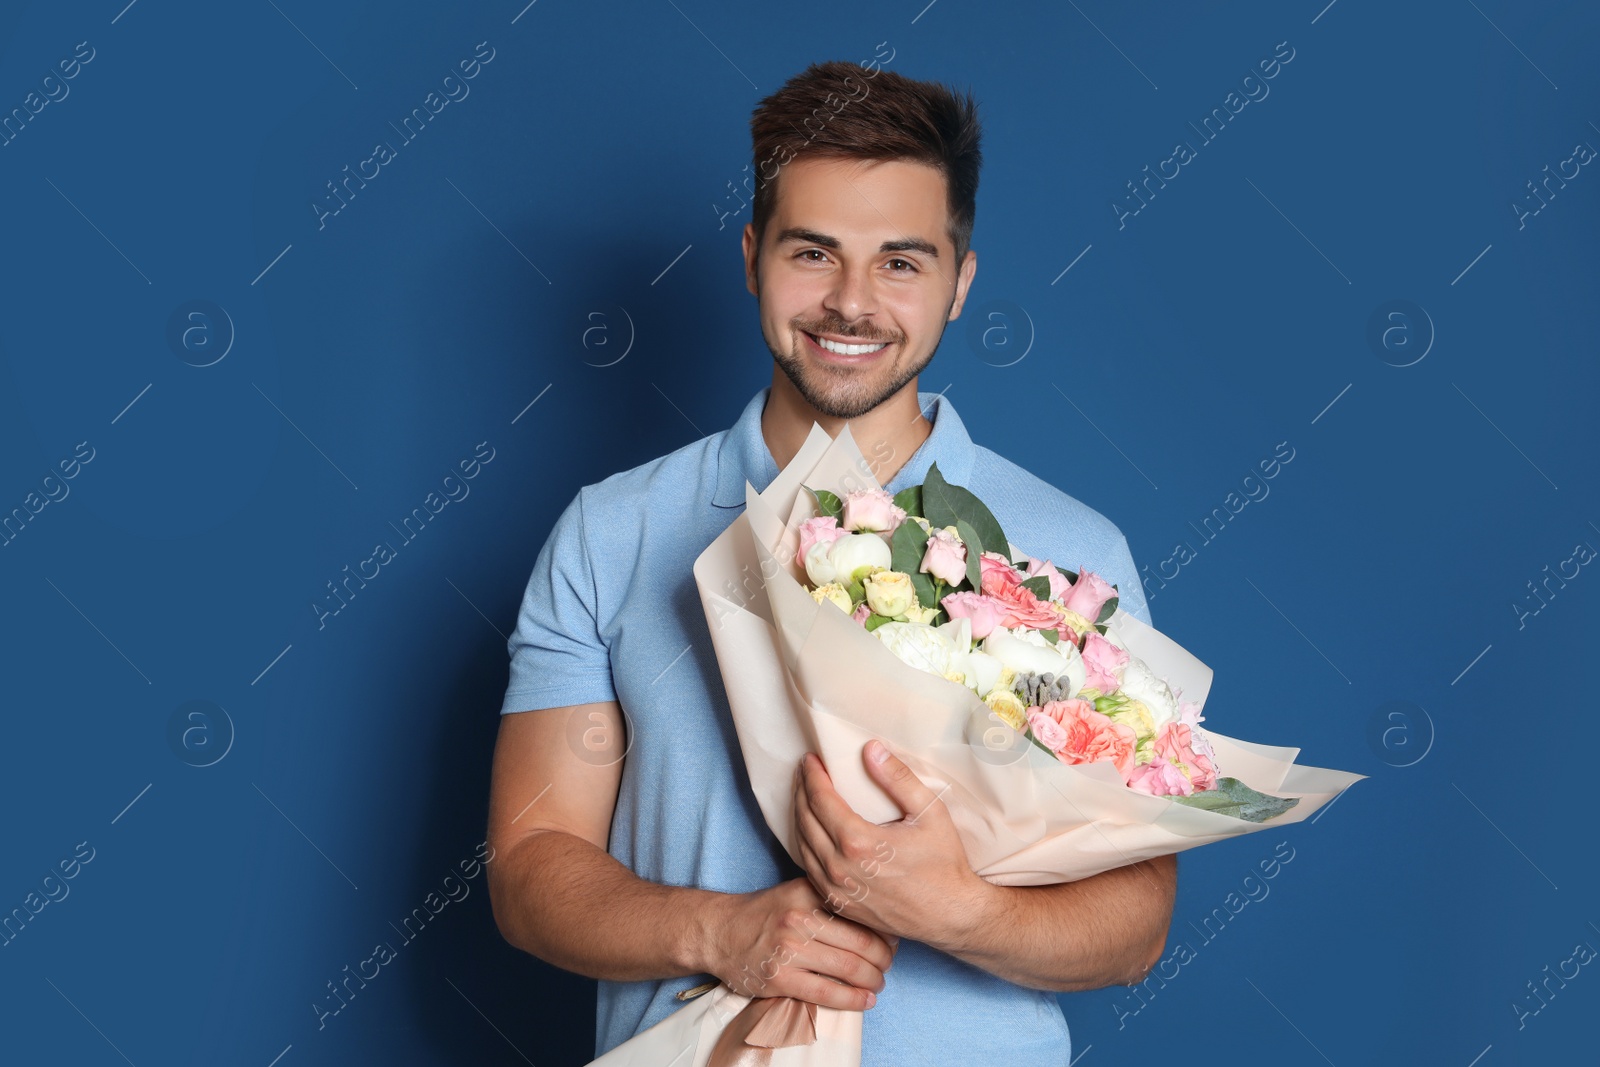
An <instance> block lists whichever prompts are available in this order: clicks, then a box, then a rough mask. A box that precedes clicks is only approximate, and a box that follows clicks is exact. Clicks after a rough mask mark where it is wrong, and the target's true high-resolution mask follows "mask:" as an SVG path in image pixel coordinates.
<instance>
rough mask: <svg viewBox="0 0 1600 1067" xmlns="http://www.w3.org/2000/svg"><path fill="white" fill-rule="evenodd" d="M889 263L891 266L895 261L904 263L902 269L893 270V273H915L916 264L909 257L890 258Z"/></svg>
mask: <svg viewBox="0 0 1600 1067" xmlns="http://www.w3.org/2000/svg"><path fill="white" fill-rule="evenodd" d="M889 263H890V266H891V267H893V265H894V264H896V263H901V264H904V265H905V269H904V270H894V271H893V273H895V274H915V273H916V272H917V267H916V264H914V263H912V262H911V261H910V260H909V259H891V260H890V261H889Z"/></svg>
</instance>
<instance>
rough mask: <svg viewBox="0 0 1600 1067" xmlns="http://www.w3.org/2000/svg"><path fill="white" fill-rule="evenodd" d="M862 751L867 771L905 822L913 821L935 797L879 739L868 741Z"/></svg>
mask: <svg viewBox="0 0 1600 1067" xmlns="http://www.w3.org/2000/svg"><path fill="white" fill-rule="evenodd" d="M862 755H863V756H864V757H865V758H866V764H867V774H868V775H869V776H870V777H871V778H872V780H873V781H874V782H877V783H878V785H879V786H880V787H881V788H882V789H883V791H884V792H885V793H888V794H889V799H890V800H893V801H894V802H895V804H896V805H897V806H898V807H899V808H900V810H901V811H902V812H904V813H905V821H906V822H908V823H915V822H916V821H917V818H918V817H919V816H921V815H922V814H923V813H925V812H926V811H927V810H928V808H929V807H931V806H932V804H933V802H934V801H935V800H936V799H938V797H937V795H936V794H935V793H934V792H933V790H931V789H929V788H928V787H927V786H925V785H923V784H922V779H920V778H918V777H917V776H916V775H915V774H913V773H912V772H911V768H910V767H907V766H906V765H905V764H904V763H902V762H901V761H900V758H899V757H898V756H896V755H895V754H894V753H892V752H890V751H889V749H888V747H887V746H885V745H884V743H883V742H882V741H877V740H873V741H868V742H867V744H866V747H865V748H864V749H862Z"/></svg>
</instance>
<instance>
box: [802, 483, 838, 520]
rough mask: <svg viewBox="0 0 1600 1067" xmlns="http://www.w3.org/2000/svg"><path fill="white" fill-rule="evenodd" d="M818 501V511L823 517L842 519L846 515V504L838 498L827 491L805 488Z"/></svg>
mask: <svg viewBox="0 0 1600 1067" xmlns="http://www.w3.org/2000/svg"><path fill="white" fill-rule="evenodd" d="M804 489H805V491H806V492H808V493H810V494H811V495H812V496H813V497H814V498H815V499H816V501H817V510H818V511H819V512H820V513H821V514H823V515H832V516H833V517H834V518H836V519H837V518H840V517H841V516H843V515H844V502H843V501H841V500H840V499H839V498H838V496H836V495H835V494H833V493H830V492H828V490H826V489H813V488H811V487H810V486H809V485H808V486H805V487H804Z"/></svg>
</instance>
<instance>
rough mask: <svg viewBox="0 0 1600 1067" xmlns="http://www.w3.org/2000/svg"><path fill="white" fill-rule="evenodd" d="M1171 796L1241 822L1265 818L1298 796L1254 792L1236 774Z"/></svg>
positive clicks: (1293, 802)
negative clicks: (1199, 789)
mask: <svg viewBox="0 0 1600 1067" xmlns="http://www.w3.org/2000/svg"><path fill="white" fill-rule="evenodd" d="M1172 799H1173V800H1176V801H1177V802H1178V803H1180V804H1185V805H1188V806H1189V807H1191V808H1200V809H1202V810H1204V811H1215V812H1219V813H1221V814H1223V815H1230V816H1232V817H1233V818H1235V819H1243V820H1244V821H1245V822H1266V821H1267V820H1268V819H1272V818H1275V817H1276V816H1279V815H1282V814H1283V813H1284V812H1286V811H1288V810H1289V809H1290V808H1292V807H1294V806H1295V805H1296V804H1298V803H1300V798H1299V797H1275V796H1272V795H1270V794H1268V793H1262V792H1258V791H1257V790H1254V789H1251V788H1250V787H1249V786H1247V785H1245V784H1244V783H1243V782H1241V781H1239V779H1237V778H1218V779H1217V787H1216V788H1215V789H1208V790H1206V791H1205V792H1203V793H1195V794H1193V795H1192V796H1187V797H1173V798H1172Z"/></svg>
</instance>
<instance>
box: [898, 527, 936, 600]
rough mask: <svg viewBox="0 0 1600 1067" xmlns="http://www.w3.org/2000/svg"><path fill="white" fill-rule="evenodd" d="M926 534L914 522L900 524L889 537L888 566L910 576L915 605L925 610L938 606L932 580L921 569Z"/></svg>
mask: <svg viewBox="0 0 1600 1067" xmlns="http://www.w3.org/2000/svg"><path fill="white" fill-rule="evenodd" d="M927 545H928V534H927V531H925V530H924V529H923V528H922V527H921V526H918V525H917V524H916V523H914V522H902V523H901V524H900V525H899V526H896V527H895V528H894V533H893V534H892V535H890V537H889V553H890V563H889V566H890V568H891V569H893V570H897V571H900V572H901V573H902V574H909V575H911V587H912V588H913V589H915V590H916V591H917V603H919V604H921V605H922V606H923V607H925V608H936V607H938V606H939V600H938V597H937V596H936V595H935V591H934V588H933V579H932V578H931V577H930V576H929V575H928V573H927V572H926V571H924V570H923V569H922V557H923V556H924V555H925V554H926V553H927Z"/></svg>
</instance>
